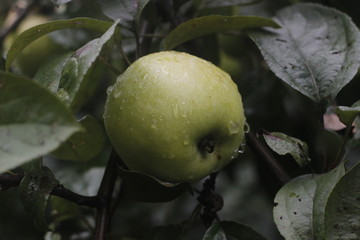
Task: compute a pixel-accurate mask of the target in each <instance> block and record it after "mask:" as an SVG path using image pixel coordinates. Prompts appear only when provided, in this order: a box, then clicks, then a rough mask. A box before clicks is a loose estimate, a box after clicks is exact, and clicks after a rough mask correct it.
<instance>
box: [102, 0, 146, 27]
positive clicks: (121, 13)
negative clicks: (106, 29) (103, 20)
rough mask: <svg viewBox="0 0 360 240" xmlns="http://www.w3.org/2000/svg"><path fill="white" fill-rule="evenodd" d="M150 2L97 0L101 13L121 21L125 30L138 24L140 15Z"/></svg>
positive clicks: (140, 0)
mask: <svg viewBox="0 0 360 240" xmlns="http://www.w3.org/2000/svg"><path fill="white" fill-rule="evenodd" d="M149 1H150V0H97V3H98V4H99V6H100V8H101V10H102V11H103V13H104V14H105V15H106V16H107V17H109V18H111V19H113V20H116V19H121V20H120V24H121V25H122V26H124V27H126V28H129V29H132V28H134V23H135V24H138V23H139V21H140V17H141V13H142V11H143V10H144V8H145V6H146V4H148V2H149Z"/></svg>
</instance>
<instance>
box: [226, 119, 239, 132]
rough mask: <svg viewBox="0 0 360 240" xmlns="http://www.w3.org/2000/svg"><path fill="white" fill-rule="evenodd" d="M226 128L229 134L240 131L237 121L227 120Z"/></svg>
mask: <svg viewBox="0 0 360 240" xmlns="http://www.w3.org/2000/svg"><path fill="white" fill-rule="evenodd" d="M228 129H229V133H230V135H234V134H236V133H238V132H239V131H240V125H239V123H238V122H233V121H229V124H228Z"/></svg>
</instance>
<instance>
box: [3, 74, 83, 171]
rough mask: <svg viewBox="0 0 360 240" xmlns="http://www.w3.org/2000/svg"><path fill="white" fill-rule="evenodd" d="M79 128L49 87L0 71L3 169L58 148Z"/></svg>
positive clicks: (8, 168)
mask: <svg viewBox="0 0 360 240" xmlns="http://www.w3.org/2000/svg"><path fill="white" fill-rule="evenodd" d="M78 130H80V128H79V126H78V125H77V122H76V120H75V118H74V116H73V115H72V114H71V112H70V111H69V109H67V108H66V107H65V106H64V105H63V103H62V102H60V101H59V99H58V98H56V97H55V96H53V95H52V94H51V93H50V92H49V91H48V90H47V89H45V88H43V87H41V86H40V85H38V84H36V83H35V82H33V81H31V80H30V79H28V78H25V77H21V76H18V75H14V74H10V73H5V72H3V71H0V172H4V171H6V170H10V169H12V168H14V167H17V166H19V165H21V164H23V163H25V162H27V161H30V160H32V159H35V158H37V157H40V156H42V155H45V154H47V153H49V152H51V151H53V150H55V149H56V148H57V147H59V146H60V145H61V143H62V142H63V141H65V140H66V139H67V138H69V137H70V136H71V135H72V134H73V133H75V132H76V131H78Z"/></svg>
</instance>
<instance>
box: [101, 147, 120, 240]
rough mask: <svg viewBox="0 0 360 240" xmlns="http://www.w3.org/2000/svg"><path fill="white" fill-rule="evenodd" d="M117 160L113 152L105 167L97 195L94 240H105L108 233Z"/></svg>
mask: <svg viewBox="0 0 360 240" xmlns="http://www.w3.org/2000/svg"><path fill="white" fill-rule="evenodd" d="M118 159H119V158H118V156H117V154H116V152H115V151H114V150H113V151H112V153H111V157H110V159H109V161H108V163H107V165H106V169H105V173H104V176H103V179H102V181H101V185H100V188H99V191H98V194H97V197H98V198H99V199H100V201H101V204H100V205H99V206H98V208H97V215H96V226H95V240H105V239H107V238H106V237H107V233H108V231H109V221H110V215H111V214H110V204H111V198H112V193H113V190H114V186H115V182H116V178H117V173H116V166H117V162H118Z"/></svg>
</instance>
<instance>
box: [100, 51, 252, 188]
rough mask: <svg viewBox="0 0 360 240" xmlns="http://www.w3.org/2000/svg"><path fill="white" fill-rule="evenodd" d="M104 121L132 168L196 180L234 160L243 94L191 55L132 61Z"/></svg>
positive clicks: (241, 122) (114, 90)
mask: <svg viewBox="0 0 360 240" xmlns="http://www.w3.org/2000/svg"><path fill="white" fill-rule="evenodd" d="M104 122H105V127H106V130H107V133H108V135H109V138H110V141H111V142H112V144H113V146H114V148H115V150H116V151H117V153H118V154H119V156H120V157H121V159H122V160H123V161H124V163H125V164H126V165H127V167H128V168H129V169H130V170H133V171H138V172H142V173H144V174H147V175H150V176H153V177H155V178H157V179H159V180H162V181H166V182H172V183H176V182H194V181H197V180H200V179H202V178H204V177H205V176H207V175H209V174H211V173H213V172H216V171H218V170H220V169H221V168H222V167H224V166H225V165H226V164H228V163H229V162H230V161H231V160H232V159H234V158H235V157H236V156H237V153H238V149H239V146H240V145H241V144H242V142H243V139H244V123H245V116H244V110H243V104H242V99H241V95H240V93H239V91H238V88H237V85H236V84H235V83H234V82H233V81H232V79H231V78H230V76H229V75H228V74H227V73H225V72H224V71H223V70H221V69H220V68H218V67H217V66H215V65H213V64H212V63H210V62H208V61H205V60H203V59H200V58H198V57H196V56H193V55H190V54H187V53H181V52H175V51H164V52H158V53H153V54H150V55H147V56H144V57H142V58H140V59H138V60H137V61H135V62H134V63H133V64H132V65H131V66H130V67H129V68H128V69H127V70H126V71H125V72H124V73H123V74H122V75H120V76H119V77H118V79H117V81H116V83H115V84H114V85H113V86H112V87H110V90H109V93H108V97H107V102H106V104H105V112H104Z"/></svg>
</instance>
